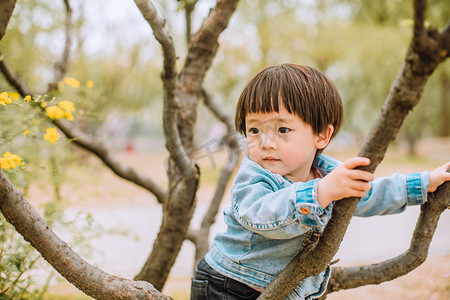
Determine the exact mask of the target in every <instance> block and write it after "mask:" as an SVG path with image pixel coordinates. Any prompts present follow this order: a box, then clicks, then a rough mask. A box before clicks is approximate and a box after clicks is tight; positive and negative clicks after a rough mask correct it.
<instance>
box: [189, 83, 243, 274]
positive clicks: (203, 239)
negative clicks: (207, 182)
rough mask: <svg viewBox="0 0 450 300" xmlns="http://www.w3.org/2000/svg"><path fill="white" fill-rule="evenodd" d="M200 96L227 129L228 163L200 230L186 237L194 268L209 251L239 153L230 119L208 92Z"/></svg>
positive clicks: (224, 139)
mask: <svg viewBox="0 0 450 300" xmlns="http://www.w3.org/2000/svg"><path fill="white" fill-rule="evenodd" d="M202 95H203V101H204V103H205V105H206V107H207V108H208V109H209V110H210V111H211V112H212V113H213V114H214V116H215V117H216V118H217V119H219V120H220V121H221V122H223V123H224V124H225V125H226V127H227V135H226V136H225V137H224V138H223V141H224V143H225V144H226V147H227V150H228V162H227V163H226V164H225V165H224V166H223V168H222V170H221V172H220V176H219V180H218V182H217V186H216V190H215V193H214V196H213V198H212V200H211V202H210V203H209V207H208V210H207V212H206V213H205V215H204V216H203V221H202V223H201V225H200V229H198V230H191V231H189V232H188V234H187V236H186V239H188V240H190V241H191V242H192V243H193V244H194V245H195V249H196V251H195V263H194V268H195V266H196V265H197V263H198V262H199V261H200V259H201V258H202V257H203V256H204V255H205V254H206V252H207V251H208V249H209V232H210V229H211V226H212V225H213V224H214V223H215V221H216V216H217V213H218V211H219V208H220V203H221V202H222V199H223V195H224V194H225V190H226V187H227V184H228V181H229V179H230V177H231V175H232V174H233V172H234V170H235V169H236V167H237V165H238V161H239V157H240V153H241V148H240V145H239V140H238V138H237V133H236V131H235V130H234V127H233V123H232V121H231V119H230V117H229V116H228V115H227V114H225V113H224V112H223V110H222V108H221V106H220V105H219V103H217V102H216V101H214V99H213V98H212V97H211V95H210V94H209V93H208V92H206V91H205V90H202Z"/></svg>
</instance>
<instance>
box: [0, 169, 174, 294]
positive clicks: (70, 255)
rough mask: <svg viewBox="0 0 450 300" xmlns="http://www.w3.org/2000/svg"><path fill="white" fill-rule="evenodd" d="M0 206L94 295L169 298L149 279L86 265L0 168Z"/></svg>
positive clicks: (78, 284) (37, 246)
mask: <svg viewBox="0 0 450 300" xmlns="http://www.w3.org/2000/svg"><path fill="white" fill-rule="evenodd" d="M0 210H1V212H2V214H3V215H4V216H5V218H6V220H8V222H10V223H11V224H12V225H13V226H14V227H15V228H16V230H17V232H18V233H20V234H21V235H22V236H23V237H24V239H25V240H26V241H28V242H29V243H30V244H31V245H32V246H33V247H34V248H35V249H36V250H37V251H38V252H39V253H40V254H41V255H42V257H43V258H44V259H45V260H46V261H48V262H49V263H50V264H51V265H52V266H53V268H55V270H56V271H58V272H59V273H60V274H61V275H62V276H63V277H64V278H66V279H67V280H68V281H69V282H71V283H72V284H73V285H75V286H76V287H77V288H78V289H80V290H81V291H83V292H84V293H85V294H87V295H89V296H91V297H93V298H95V299H171V298H170V297H169V296H166V295H164V294H161V293H160V292H159V291H157V290H156V289H155V288H154V287H153V286H152V285H151V284H150V283H148V282H143V281H132V280H128V279H124V278H120V277H117V276H114V275H110V274H108V273H105V272H103V271H102V270H100V269H98V268H96V267H94V266H92V265H90V264H89V263H87V262H86V261H85V260H83V259H82V258H81V257H80V256H78V254H76V253H75V252H74V251H73V250H72V249H71V248H70V247H69V246H68V245H67V243H65V242H64V241H62V240H61V239H60V238H59V237H58V236H57V235H56V234H55V233H54V232H53V231H52V230H51V229H50V228H49V227H48V225H47V224H46V223H45V221H44V220H43V219H42V218H41V216H40V215H39V214H38V213H37V212H36V211H35V210H34V209H33V207H32V206H31V205H30V204H29V203H28V201H27V200H26V199H25V198H24V197H23V194H22V193H21V192H20V191H19V190H18V189H17V188H16V187H15V186H14V185H13V184H12V183H11V182H10V181H9V179H8V178H7V177H6V175H5V173H3V171H1V170H0Z"/></svg>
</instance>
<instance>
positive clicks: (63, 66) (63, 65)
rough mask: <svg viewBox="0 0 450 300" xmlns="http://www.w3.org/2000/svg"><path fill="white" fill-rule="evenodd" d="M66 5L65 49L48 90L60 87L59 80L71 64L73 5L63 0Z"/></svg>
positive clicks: (57, 63) (56, 64) (67, 0)
mask: <svg viewBox="0 0 450 300" xmlns="http://www.w3.org/2000/svg"><path fill="white" fill-rule="evenodd" d="M63 1H64V5H65V7H66V25H65V33H66V41H65V43H64V49H63V52H62V55H61V60H60V61H59V62H56V63H55V67H54V70H55V74H54V79H53V82H51V83H50V84H49V85H48V92H51V91H53V90H56V89H57V87H58V82H59V81H61V80H62V79H63V78H64V76H65V74H66V73H67V68H68V66H69V55H70V47H71V45H72V7H71V6H70V2H69V0H63Z"/></svg>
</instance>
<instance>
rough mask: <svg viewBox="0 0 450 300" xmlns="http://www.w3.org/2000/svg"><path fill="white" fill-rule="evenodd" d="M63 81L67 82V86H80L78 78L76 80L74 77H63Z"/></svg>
mask: <svg viewBox="0 0 450 300" xmlns="http://www.w3.org/2000/svg"><path fill="white" fill-rule="evenodd" d="M64 83H65V84H67V85H68V86H71V87H73V88H79V87H80V82H79V81H78V80H76V79H75V78H72V77H66V78H64Z"/></svg>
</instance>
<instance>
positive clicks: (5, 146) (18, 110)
mask: <svg viewBox="0 0 450 300" xmlns="http://www.w3.org/2000/svg"><path fill="white" fill-rule="evenodd" d="M135 2H136V4H137V6H136V5H134V4H132V3H130V4H123V3H119V2H117V1H105V0H102V1H96V2H95V3H87V2H86V1H75V0H74V1H70V4H69V1H67V0H65V1H56V2H55V1H47V0H41V1H38V0H21V1H18V2H17V4H16V7H15V10H14V14H13V15H12V17H11V20H10V23H9V25H8V29H7V34H6V35H5V36H4V37H3V38H2V40H1V41H0V49H1V51H2V59H5V60H6V61H7V62H8V64H9V65H11V66H13V67H14V72H16V74H19V75H20V78H21V79H22V80H23V82H25V83H26V86H27V89H28V90H29V91H37V92H36V94H35V95H33V101H32V103H34V104H37V105H34V106H32V105H28V104H29V103H27V101H26V100H24V97H25V95H23V92H22V95H19V93H20V91H16V90H15V89H18V86H21V85H20V84H18V85H17V84H16V85H14V84H12V83H11V80H9V81H8V80H1V81H0V89H1V91H10V95H11V98H14V97H16V98H17V99H16V100H15V101H16V102H14V105H9V106H0V113H1V115H2V118H1V120H0V126H1V139H0V152H1V153H5V152H6V151H10V152H12V153H20V155H21V157H22V159H23V160H24V161H25V162H26V166H25V167H23V166H22V167H20V168H19V169H14V170H11V171H9V172H8V177H9V178H10V179H11V180H12V181H13V183H14V185H16V186H17V187H19V188H21V191H22V192H23V193H24V195H25V196H27V189H28V188H29V186H30V185H31V184H33V183H43V182H45V183H46V184H45V186H51V188H52V189H53V191H52V192H53V193H54V195H55V201H56V202H53V203H51V204H48V205H47V206H46V208H44V215H45V216H46V220H47V223H52V222H53V221H52V220H54V219H55V218H56V217H55V214H58V212H60V211H61V210H62V204H61V203H63V198H64V195H61V193H60V186H61V184H62V182H64V180H65V172H66V170H67V169H68V168H69V167H70V166H71V165H73V164H79V163H83V162H84V161H85V159H84V157H85V156H86V155H87V153H88V152H91V153H94V154H95V155H97V156H98V157H99V158H100V159H102V160H103V161H104V162H105V164H106V165H107V166H108V167H110V168H111V169H112V170H113V172H115V173H116V174H117V175H118V176H121V177H122V178H125V179H126V180H129V181H131V182H134V183H136V184H137V185H139V186H142V187H144V188H145V189H148V190H149V191H150V192H152V193H153V194H154V195H155V198H156V199H157V201H158V202H160V203H161V204H162V205H163V206H164V212H165V215H164V218H163V225H162V228H163V229H162V230H161V232H164V228H166V227H164V226H168V228H169V229H170V230H169V229H168V230H167V231H171V232H175V231H177V230H178V229H179V228H177V230H175V229H173V228H174V227H170V226H173V225H172V224H168V223H170V220H171V219H176V217H177V216H179V215H182V216H183V217H186V218H185V219H183V220H181V221H180V222H181V223H180V224H187V225H186V226H189V221H190V217H191V216H192V213H193V209H194V207H195V197H196V196H195V193H196V191H197V186H198V184H199V173H198V170H197V169H195V168H191V169H189V167H188V168H186V169H184V167H186V166H184V164H183V163H184V162H185V161H188V162H191V161H194V160H195V159H192V158H193V157H195V151H196V150H197V149H198V148H199V147H201V145H204V144H205V143H207V142H208V141H209V140H208V139H211V134H210V133H211V128H212V127H213V126H214V124H217V123H224V124H225V125H224V127H227V129H224V130H223V132H221V133H220V136H218V137H217V138H218V139H221V142H222V143H224V144H225V145H226V147H227V149H229V153H230V157H229V159H230V161H229V163H228V164H227V166H226V168H224V169H223V171H222V173H221V177H220V182H219V183H218V189H217V190H218V192H217V193H216V195H215V198H214V201H213V202H214V203H215V204H214V205H213V204H212V205H211V207H210V211H209V212H208V213H207V214H206V215H205V217H204V222H203V223H202V225H201V228H200V229H197V230H193V229H190V231H189V232H184V231H183V230H181V229H179V231H180V232H181V237H178V241H177V242H175V243H174V244H176V245H175V246H173V247H172V246H170V245H169V246H167V247H169V248H174V250H173V252H175V254H173V255H172V258H171V261H169V262H165V263H162V265H164V266H163V267H161V268H162V269H163V271H161V270H160V269H158V268H159V267H160V266H157V267H155V266H154V265H151V264H152V262H154V261H156V259H155V257H153V256H150V257H149V259H148V261H147V264H146V265H145V266H144V267H143V269H142V270H141V272H140V273H139V274H138V275H137V276H136V279H138V280H146V281H150V282H151V283H152V284H154V285H155V287H156V288H157V289H159V290H161V288H162V287H163V286H164V283H165V280H166V279H167V276H168V272H169V271H170V268H171V266H172V265H171V264H173V260H174V259H175V258H176V253H177V251H178V250H179V247H180V246H181V243H182V242H183V240H184V238H185V236H186V238H187V239H189V240H191V241H192V242H194V244H196V246H197V253H196V255H197V258H196V259H198V258H199V257H201V256H202V254H203V253H204V251H205V249H207V246H208V243H207V240H208V234H209V227H210V226H211V224H212V223H214V218H215V214H216V213H217V210H218V206H219V204H220V200H221V198H222V196H223V190H224V188H225V186H226V183H227V181H228V179H229V178H230V176H231V174H232V172H233V169H234V168H235V166H236V163H237V160H238V156H239V154H238V153H239V145H237V144H238V141H237V137H236V135H235V133H234V131H233V129H232V126H231V127H230V124H231V122H230V119H229V116H232V115H233V113H234V108H235V104H236V102H237V99H238V96H239V93H240V91H241V90H242V88H243V86H244V85H245V83H246V82H247V81H248V78H250V77H251V76H252V75H253V74H255V73H256V72H257V71H258V70H260V69H261V68H263V67H266V66H268V65H274V64H282V63H286V62H292V63H298V64H304V65H311V66H313V67H316V68H318V69H320V70H322V71H324V72H325V73H326V74H327V75H328V76H329V77H330V78H331V79H332V80H333V81H334V82H335V84H336V86H337V88H338V89H339V91H340V92H341V95H342V98H343V101H344V110H345V119H346V120H345V122H344V127H343V133H342V134H341V135H342V136H343V137H344V138H345V137H348V136H350V137H351V139H348V138H346V139H345V140H344V141H343V142H345V143H346V144H350V143H354V144H355V145H360V144H361V141H362V139H363V138H364V136H365V135H366V134H367V132H368V131H369V129H370V128H371V126H372V124H373V123H374V122H375V120H376V118H377V116H378V114H379V111H380V108H381V107H382V105H383V102H384V100H385V99H386V97H387V95H388V92H389V89H390V88H391V85H392V82H393V81H394V80H395V78H396V76H397V74H398V73H399V71H400V69H401V68H402V65H403V63H404V60H405V59H404V58H405V55H406V49H407V48H408V45H409V44H410V41H411V32H412V29H413V26H414V20H413V16H414V9H413V5H412V4H411V1H407V0H397V1H388V0H381V1H376V2H374V1H370V0H358V1H357V0H320V1H301V0H283V1H269V0H255V1H241V3H240V4H239V8H238V9H237V10H236V12H234V9H235V5H236V2H237V1H229V2H228V3H227V2H226V1H217V4H216V2H215V1H210V0H203V1H196V0H178V1H158V9H159V11H160V12H161V14H162V15H164V16H165V18H166V20H167V24H166V25H167V26H166V27H164V26H163V25H161V23H158V22H159V21H160V19H159V17H158V16H157V15H156V16H155V15H151V17H148V15H146V13H148V12H149V11H151V12H153V10H152V9H153V4H152V2H148V3H147V1H135ZM230 3H231V4H230ZM149 6H150V9H149ZM217 7H218V9H217V10H218V11H220V10H223V11H225V12H226V13H224V15H226V18H224V19H225V20H219V21H218V19H219V17H217V16H214V15H213V14H210V15H209V16H208V18H210V19H211V20H213V21H216V22H217V23H220V26H218V27H220V28H219V29H218V28H214V30H212V31H214V34H215V36H214V37H212V38H211V37H210V36H208V35H206V34H205V36H206V37H205V36H203V35H202V34H204V33H205V32H208V30H205V29H208V24H209V23H208V22H205V20H206V19H205V18H206V16H207V15H208V12H209V11H210V10H211V12H215V10H214V9H215V8H217ZM231 15H233V17H232V18H231V20H230V22H229V23H228V19H227V18H230V16H231ZM68 16H70V18H68ZM143 16H144V18H143ZM68 19H70V20H71V22H70V23H68ZM449 19H450V5H449V3H448V1H445V0H439V1H432V2H431V3H429V4H428V7H427V10H426V20H427V22H429V23H430V24H434V25H436V26H437V27H438V29H439V30H442V29H443V28H444V25H445V23H446V22H448V20H449ZM146 20H147V22H148V23H146V22H145V21H146ZM208 20H209V19H208ZM152 21H154V22H156V23H152ZM149 24H150V26H151V27H152V29H153V31H154V34H155V36H156V39H158V41H156V40H155V38H154V37H153V36H152V32H151V30H150V28H149V26H148V25H149ZM205 24H206V25H205ZM227 25H228V28H227V29H226V30H225V31H224V32H223V33H222V30H224V29H225V27H226V26H227ZM68 26H69V27H68ZM209 29H211V28H209ZM158 30H160V32H158ZM166 30H167V31H168V32H169V33H170V34H167V32H166ZM68 31H70V34H68V33H67V32H68ZM158 34H159V35H158ZM219 35H220V38H219ZM167 36H169V37H171V38H170V39H169V38H168V37H167ZM208 38H209V39H210V40H209V42H210V43H209V44H208V47H209V46H210V48H208V49H206V48H205V49H206V50H205V49H203V48H201V47H200V46H202V45H203V44H202V43H203V42H204V40H207V39H208ZM68 39H70V40H69V42H68ZM160 39H161V40H163V42H164V41H165V42H166V43H169V44H170V42H173V47H174V48H175V49H176V57H171V55H172V56H173V54H174V53H172V54H171V53H170V46H171V45H169V46H167V45H166V48H165V46H164V45H165V44H164V43H163V42H161V40H160ZM217 39H218V40H219V43H220V47H218V49H215V48H214V47H216V41H217ZM168 41H169V42H168ZM161 44H162V45H163V53H162V54H161V51H160V49H161ZM68 45H69V46H70V47H69V49H66V48H65V47H67V46H68ZM199 45H200V46H199ZM203 46H204V45H203ZM196 47H197V48H196ZM168 48H169V50H168ZM199 49H200V50H199ZM202 49H203V50H204V53H203V52H201V51H202ZM66 50H67V52H70V56H68V61H65V60H64V59H61V53H65V52H66ZM215 51H217V53H216V52H215ZM204 57H206V58H207V59H206V60H211V61H206V62H204V61H202V59H203V58H204ZM182 58H183V59H182ZM184 58H186V59H185V60H184ZM168 60H172V61H170V62H168ZM197 61H198V65H195V63H197ZM66 63H67V65H66ZM172 64H173V65H172ZM162 70H163V71H162ZM207 70H208V72H206V71H207ZM3 72H4V71H3ZM195 72H198V73H200V74H194V73H195ZM202 72H203V73H202ZM4 73H5V72H4ZM449 78H450V72H449V70H448V68H447V69H446V68H444V67H440V68H439V69H438V70H437V72H436V74H435V75H434V76H432V77H431V78H430V80H429V82H428V83H427V87H426V88H425V90H424V93H423V96H422V97H423V100H422V102H421V103H419V105H418V107H417V108H416V109H415V110H414V111H413V113H411V114H410V116H409V117H408V119H407V120H406V124H405V126H403V127H402V131H401V133H400V138H401V139H402V140H405V141H407V143H408V145H409V146H408V147H409V150H408V151H409V153H411V154H414V145H415V143H416V142H417V140H418V139H419V138H420V137H423V136H449V135H450V127H449V126H450V123H449V122H448V120H447V119H448V115H449V110H450V108H449V101H448V100H449V94H450V79H449ZM161 79H162V81H163V84H161ZM189 80H191V81H189ZM163 99H164V101H165V102H166V103H163V102H164V101H163ZM174 99H175V100H174ZM180 99H182V100H183V101H180ZM62 100H67V101H71V102H73V103H74V104H75V107H76V110H75V112H74V119H73V120H72V121H70V122H71V123H70V124H72V125H71V126H70V128H69V130H65V129H64V128H65V127H64V126H65V125H64V124H65V123H61V124H60V123H58V121H56V122H55V120H51V119H49V118H48V116H46V115H45V113H44V112H43V108H42V105H41V104H42V102H48V103H49V105H57V104H58V102H60V101H62ZM171 100H174V103H175V104H173V103H172V105H174V106H175V107H177V110H178V111H177V110H174V111H175V112H174V113H172V115H176V118H177V120H176V121H175V122H176V125H174V127H176V128H167V120H168V119H169V118H170V115H171V113H168V112H167V111H166V110H168V108H167V107H168V106H169V109H170V105H171V104H170V101H171ZM177 100H178V102H177ZM201 101H203V103H204V105H198V104H200V102H201ZM167 103H169V105H167ZM217 104H218V105H217ZM177 105H178V106H180V105H181V107H178V106H177ZM189 107H192V109H191V110H192V111H191V110H190V109H189ZM197 107H198V111H197ZM172 108H173V107H172ZM162 111H163V117H161V114H162V113H161V112H162ZM180 111H181V113H180ZM184 112H186V114H187V116H186V115H185V114H184ZM197 114H198V115H197ZM197 118H198V119H199V120H201V122H196V119H197ZM217 119H219V120H220V122H218V121H217ZM187 120H189V122H187ZM183 121H184V122H183ZM54 126H57V127H59V128H60V130H62V131H64V132H65V133H66V135H67V138H66V139H60V140H59V141H58V143H55V144H53V145H50V144H49V141H48V140H46V139H45V138H44V134H45V131H46V129H47V128H49V127H54ZM191 126H192V128H191ZM71 129H76V130H80V131H79V132H81V133H82V134H81V135H80V136H77V135H76V134H75V135H73V134H72V131H71ZM170 130H174V131H170ZM67 132H68V134H67ZM173 132H177V134H179V138H180V140H181V143H182V144H183V146H184V147H185V149H183V150H185V152H186V153H183V151H181V154H180V153H179V152H180V151H178V152H177V150H179V147H172V148H171V146H170V143H171V142H173V141H172V140H171V138H173ZM194 132H195V134H194ZM338 139H339V137H338ZM97 141H100V142H98V143H97ZM177 142H179V141H175V142H174V143H177ZM164 143H166V145H167V148H168V152H169V153H170V157H171V159H170V160H169V161H168V167H167V168H168V169H167V173H168V181H169V184H168V187H167V188H168V190H167V191H165V190H164V188H162V187H154V186H153V185H152V182H151V181H147V179H146V178H143V177H141V176H140V174H136V172H134V170H130V169H129V168H127V167H122V166H121V165H120V164H117V162H116V161H115V160H114V159H113V158H111V157H112V156H113V154H114V153H118V152H121V151H123V150H126V149H128V148H127V147H138V148H139V149H142V150H148V149H157V150H163V149H164V148H163V146H164ZM73 144H78V145H81V147H83V148H85V149H87V150H88V152H86V151H80V150H79V149H80V148H79V147H76V146H74V145H73ZM233 153H234V154H233ZM110 154H111V155H110ZM184 154H186V157H187V159H185V160H184V161H183V159H184V158H185V157H183V155H184ZM180 157H181V159H180ZM151 175H154V174H151ZM157 176H159V175H157ZM43 185H44V184H43ZM47 188H48V187H47ZM177 195H178V197H180V198H182V196H183V197H185V198H186V199H187V200H191V202H190V203H189V205H190V206H189V207H188V209H184V208H183V209H182V208H179V210H177V209H178V208H177V207H176V205H175V204H174V205H173V206H174V207H175V208H174V207H172V206H171V205H172V204H173V203H175V202H176V201H177V199H178V198H177ZM171 197H172V198H171ZM168 199H170V201H169V200H168ZM186 199H184V200H186ZM171 201H174V202H171ZM55 203H56V204H55ZM180 207H181V206H180ZM3 222H4V221H3ZM183 222H184V223H183ZM88 223H89V222H88ZM2 224H3V223H2ZM2 226H3V225H2ZM5 226H6V225H5ZM8 226H9V225H8ZM175 227H176V226H175ZM1 228H4V230H6V229H7V228H6V227H0V229H1ZM8 230H10V228H9V229H8ZM185 231H187V229H186V230H185ZM5 232H6V231H5ZM4 236H6V233H5V235H4ZM8 236H11V233H10V231H8ZM174 239H176V238H174ZM202 239H203V240H202ZM205 239H206V242H205ZM162 244H164V242H161V244H160V246H161V245H162ZM157 245H158V244H157ZM163 246H166V245H163ZM163 246H161V248H163ZM8 247H10V245H8ZM10 248H11V247H10ZM157 248H158V247H157V246H155V248H154V249H156V250H154V251H155V253H156V252H158V251H157V250H158V249H157ZM26 251H29V249H26ZM22 253H28V252H25V250H24V251H22ZM70 255H72V254H70ZM152 255H153V252H152ZM154 255H155V256H156V255H158V254H157V253H156V254H154ZM8 259H9V258H8ZM28 264H29V265H30V263H28ZM29 268H31V265H30V267H29ZM5 270H6V269H5ZM18 270H19V271H21V270H20V269H18ZM15 271H17V270H15ZM152 271H153V273H152V274H150V273H151V272H152ZM161 274H162V275H161ZM71 282H72V281H71ZM136 282H138V281H133V283H132V285H133V287H135V285H139V284H141V283H139V282H138V283H136ZM121 284H122V283H121ZM123 284H125V285H126V284H128V282H126V283H123ZM20 288H22V286H21V287H20ZM140 288H142V287H140ZM144 289H149V290H151V289H150V288H148V286H145V287H144ZM119 290H120V288H119ZM0 291H1V290H0ZM32 293H35V292H32ZM36 293H37V292H36ZM124 293H125V292H124ZM16 295H17V294H16ZM33 295H35V294H32V296H33ZM108 295H111V294H108ZM97 296H98V295H97ZM98 297H100V296H98ZM105 297H106V298H107V296H105Z"/></svg>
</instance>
